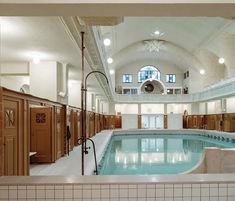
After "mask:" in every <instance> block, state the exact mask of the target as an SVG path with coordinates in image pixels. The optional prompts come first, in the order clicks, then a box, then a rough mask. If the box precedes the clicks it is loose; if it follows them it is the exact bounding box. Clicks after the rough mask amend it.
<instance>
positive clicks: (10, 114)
mask: <svg viewBox="0 0 235 201" xmlns="http://www.w3.org/2000/svg"><path fill="white" fill-rule="evenodd" d="M4 114H5V128H15V126H16V122H15V115H16V112H15V109H13V108H5V109H4Z"/></svg>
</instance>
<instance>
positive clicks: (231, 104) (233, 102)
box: [226, 97, 235, 113]
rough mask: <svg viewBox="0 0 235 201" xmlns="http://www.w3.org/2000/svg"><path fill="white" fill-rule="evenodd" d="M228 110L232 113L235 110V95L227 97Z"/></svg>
mask: <svg viewBox="0 0 235 201" xmlns="http://www.w3.org/2000/svg"><path fill="white" fill-rule="evenodd" d="M226 102H227V103H226V112H227V113H232V112H235V97H231V98H227V99H226Z"/></svg>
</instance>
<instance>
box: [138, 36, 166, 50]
mask: <svg viewBox="0 0 235 201" xmlns="http://www.w3.org/2000/svg"><path fill="white" fill-rule="evenodd" d="M164 42H165V41H164V40H157V39H153V40H144V41H143V43H144V48H145V50H146V51H148V52H155V53H158V52H159V51H160V49H161V48H162V46H163V44H164Z"/></svg>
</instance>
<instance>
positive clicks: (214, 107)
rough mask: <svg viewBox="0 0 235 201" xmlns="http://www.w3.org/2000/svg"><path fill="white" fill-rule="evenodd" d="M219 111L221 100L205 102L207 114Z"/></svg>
mask: <svg viewBox="0 0 235 201" xmlns="http://www.w3.org/2000/svg"><path fill="white" fill-rule="evenodd" d="M221 112H222V110H221V100H216V101H210V102H207V114H219V113H221Z"/></svg>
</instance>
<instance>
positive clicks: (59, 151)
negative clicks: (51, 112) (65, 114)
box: [56, 108, 63, 159]
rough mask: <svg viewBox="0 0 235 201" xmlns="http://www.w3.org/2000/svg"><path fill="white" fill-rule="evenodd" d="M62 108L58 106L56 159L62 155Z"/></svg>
mask: <svg viewBox="0 0 235 201" xmlns="http://www.w3.org/2000/svg"><path fill="white" fill-rule="evenodd" d="M61 119H62V108H56V159H58V158H60V157H61V155H62V141H63V139H62V137H63V136H62V121H61Z"/></svg>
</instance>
